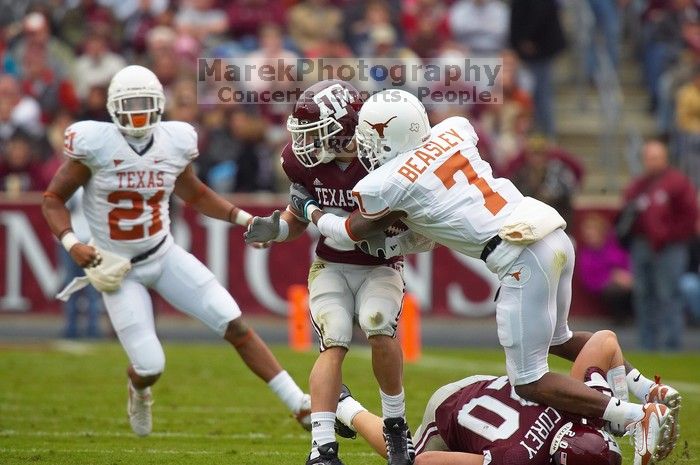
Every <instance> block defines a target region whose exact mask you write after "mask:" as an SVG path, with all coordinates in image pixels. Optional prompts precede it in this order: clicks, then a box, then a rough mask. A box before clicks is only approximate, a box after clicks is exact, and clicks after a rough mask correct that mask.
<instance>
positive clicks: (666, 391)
mask: <svg viewBox="0 0 700 465" xmlns="http://www.w3.org/2000/svg"><path fill="white" fill-rule="evenodd" d="M681 401H682V397H681V395H680V393H679V392H678V391H676V390H675V389H674V388H672V387H671V386H668V385H666V384H661V377H659V376H655V377H654V385H653V386H652V387H651V389H649V394H647V402H650V403H656V404H663V405H665V406H666V407H668V408H669V410H670V412H671V417H672V420H673V422H672V425H671V432H670V437H671V444H670V446H671V447H669V448H668V450H662V451H661V458H666V457H667V456H668V455H669V454H670V453H671V450H672V447H673V445H675V443H676V441H677V440H678V437H679V436H680V424H679V422H678V416H679V415H678V414H679V413H680V411H681Z"/></svg>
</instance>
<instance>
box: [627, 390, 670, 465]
mask: <svg viewBox="0 0 700 465" xmlns="http://www.w3.org/2000/svg"><path fill="white" fill-rule="evenodd" d="M643 411H644V417H642V419H640V420H638V421H635V422H633V423H630V424H629V425H628V426H627V431H628V432H629V433H630V435H631V440H632V445H633V446H634V465H652V464H654V463H657V462H658V461H659V460H663V459H664V458H665V457H666V456H667V455H668V454H670V453H671V450H672V449H673V438H672V437H671V434H672V429H673V417H672V416H671V411H670V410H669V408H668V407H666V406H665V405H662V404H645V405H644V407H643Z"/></svg>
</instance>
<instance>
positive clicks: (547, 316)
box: [290, 90, 680, 464]
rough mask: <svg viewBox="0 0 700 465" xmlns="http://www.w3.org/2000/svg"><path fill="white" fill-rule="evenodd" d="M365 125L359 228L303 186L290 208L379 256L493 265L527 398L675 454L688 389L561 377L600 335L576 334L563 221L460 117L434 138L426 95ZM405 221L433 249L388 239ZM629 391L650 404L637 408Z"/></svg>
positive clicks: (380, 112) (647, 452) (506, 339)
mask: <svg viewBox="0 0 700 465" xmlns="http://www.w3.org/2000/svg"><path fill="white" fill-rule="evenodd" d="M359 120H360V123H359V124H358V126H357V130H356V136H355V137H356V139H357V142H358V151H359V157H360V159H361V160H362V161H363V162H364V163H365V164H366V166H367V168H368V170H370V173H369V174H368V175H367V176H366V177H365V178H363V179H362V180H361V181H360V182H358V183H357V185H356V186H355V188H354V191H353V195H354V196H355V199H356V202H357V205H358V207H359V209H358V210H357V211H355V212H353V214H351V215H350V217H348V218H341V217H337V216H335V215H333V214H331V213H326V212H324V211H323V210H321V209H320V208H319V206H318V205H317V204H316V203H315V202H314V201H313V198H312V197H311V196H309V195H308V193H307V192H305V191H304V189H303V186H298V185H293V186H292V188H291V191H290V192H291V199H290V200H291V202H290V203H291V204H292V205H293V206H294V207H295V209H296V210H297V211H298V212H299V213H300V214H301V215H302V216H304V217H305V218H307V219H309V220H311V221H313V222H314V223H315V224H316V225H317V226H318V229H319V231H320V232H321V234H323V235H324V236H326V237H329V238H332V239H334V240H348V239H352V240H355V241H357V242H361V241H362V240H363V239H364V240H365V241H364V243H363V247H364V248H365V249H366V250H368V251H369V252H370V253H373V254H377V255H381V256H385V257H388V256H392V255H394V254H401V253H403V254H406V253H410V252H414V251H418V250H424V249H425V248H426V247H430V246H431V243H430V241H434V242H435V243H437V244H442V245H445V246H447V247H450V248H452V249H454V250H457V251H459V252H461V253H463V254H465V255H467V256H470V257H475V258H481V259H482V260H484V261H485V262H486V265H487V267H488V268H489V269H490V270H491V271H492V272H494V273H496V274H497V275H498V277H499V278H500V281H501V288H500V295H499V298H498V300H497V307H496V319H497V322H498V337H499V341H500V343H501V345H502V346H503V347H504V349H505V352H506V368H507V372H508V376H509V378H510V381H511V383H512V384H513V385H514V386H515V388H516V391H517V393H518V395H520V396H521V397H523V398H525V399H528V400H531V401H535V402H538V403H541V404H546V405H550V406H552V407H554V408H558V409H561V410H564V411H568V412H571V413H575V414H579V415H583V416H586V417H590V418H603V419H605V420H606V421H608V422H609V423H610V425H611V426H610V427H611V429H612V430H613V431H616V432H618V433H622V432H624V431H625V429H626V430H627V431H630V432H631V433H632V434H633V435H634V437H635V439H636V441H635V447H636V449H637V457H639V460H640V461H641V462H643V463H645V464H647V463H650V462H648V461H649V460H652V461H653V460H656V459H658V458H663V457H664V456H666V455H667V454H668V453H670V450H671V449H672V447H673V437H672V435H671V434H670V431H671V430H672V428H673V424H674V421H675V414H676V413H677V412H678V409H679V407H680V395H679V394H678V392H677V391H676V390H674V389H673V388H671V387H669V386H665V385H657V386H654V385H655V383H654V382H653V381H650V380H648V379H647V378H645V377H643V376H641V374H640V373H639V372H638V371H637V370H634V369H633V368H632V367H631V366H629V365H627V366H624V365H623V366H619V367H616V368H615V369H613V370H610V373H609V377H610V379H611V385H612V386H613V389H614V392H615V394H616V396H618V397H616V398H613V399H612V400H611V399H610V398H609V397H607V396H604V395H602V394H601V393H599V392H597V391H595V390H593V389H590V388H588V387H586V386H585V385H584V384H583V383H581V382H579V381H576V380H574V379H573V378H571V377H569V376H565V375H561V374H557V373H551V372H550V371H549V366H548V364H547V355H548V353H549V352H551V353H553V354H556V355H559V356H561V357H564V358H567V359H569V360H574V359H575V357H576V355H577V354H578V353H579V352H580V350H581V348H582V347H583V345H584V344H585V342H586V341H587V340H588V339H589V338H590V333H583V332H577V333H573V332H572V331H570V330H569V327H568V321H567V320H568V312H569V305H570V302H571V279H572V275H573V268H574V250H573V247H572V244H571V241H570V240H569V238H568V236H567V235H566V234H565V233H564V231H563V228H564V227H565V226H566V223H565V222H564V220H563V219H562V218H561V216H559V215H558V214H557V212H556V211H555V210H553V209H552V208H551V207H549V206H548V205H546V204H544V203H542V202H539V201H537V200H535V199H532V198H529V197H523V195H522V194H521V193H520V192H519V191H518V190H517V189H516V187H515V186H514V185H513V184H512V183H511V182H510V181H509V180H507V179H502V178H495V177H493V175H492V173H491V168H490V166H489V164H488V163H486V162H485V161H484V160H482V159H481V157H480V156H479V153H478V150H477V148H476V142H477V136H476V133H475V132H474V129H473V128H472V126H471V124H470V123H469V121H468V120H467V119H466V118H461V117H452V118H448V119H446V120H444V121H442V122H441V123H439V124H437V125H435V126H434V127H432V128H431V126H430V124H429V122H428V117H427V115H426V112H425V108H424V107H423V105H422V104H421V103H420V101H419V100H418V99H417V98H416V97H414V96H413V95H411V94H409V93H407V92H403V91H398V90H389V91H384V92H380V93H378V94H375V95H374V96H373V97H372V98H370V99H369V100H368V101H367V102H365V104H364V106H363V107H362V109H361V110H360V115H359ZM383 122H389V124H386V123H383ZM397 220H401V221H403V222H404V223H405V224H406V225H407V226H408V227H409V228H410V229H411V230H413V231H415V232H417V233H420V234H421V235H423V236H424V237H425V238H426V239H427V241H425V242H424V243H421V244H418V245H417V244H415V243H408V242H407V241H404V240H402V238H401V236H398V237H396V238H386V237H384V236H383V235H382V234H381V231H383V230H384V228H386V227H387V226H388V225H391V224H393V223H394V222H395V221H397ZM626 372H628V373H626ZM628 389H630V390H632V391H633V392H634V393H635V394H636V395H637V397H639V398H640V399H643V400H645V401H646V402H648V403H647V404H645V405H639V404H633V403H631V402H628V401H627V400H626V396H627V392H628ZM652 393H653V394H652ZM657 402H658V403H657ZM641 462H640V463H641ZM635 463H636V462H635Z"/></svg>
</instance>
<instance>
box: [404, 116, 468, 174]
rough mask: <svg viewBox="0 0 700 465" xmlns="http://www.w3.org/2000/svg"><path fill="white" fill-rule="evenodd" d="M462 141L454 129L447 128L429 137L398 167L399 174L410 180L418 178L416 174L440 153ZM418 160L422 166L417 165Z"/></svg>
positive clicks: (423, 169) (424, 168)
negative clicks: (433, 136)
mask: <svg viewBox="0 0 700 465" xmlns="http://www.w3.org/2000/svg"><path fill="white" fill-rule="evenodd" d="M460 142H464V138H463V137H462V136H460V135H459V133H458V132H457V130H456V129H448V130H447V131H445V132H443V133H441V134H439V135H438V136H437V137H435V138H433V139H430V140H429V141H428V142H426V143H425V144H423V145H421V146H420V148H418V149H416V150H415V151H414V152H413V155H411V156H410V157H408V160H406V161H405V162H404V164H403V165H401V168H399V174H400V175H402V176H404V177H405V178H406V179H408V180H409V181H411V182H415V180H416V179H418V175H419V174H421V173H422V172H423V171H425V170H426V169H427V168H428V166H430V165H431V164H432V163H433V162H434V161H435V160H437V159H438V157H439V156H440V155H442V154H443V153H445V152H447V151H448V150H450V149H451V148H452V147H454V146H456V145H458V144H459V143H460ZM418 160H420V162H421V164H422V165H423V166H418Z"/></svg>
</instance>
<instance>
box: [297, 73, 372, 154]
mask: <svg viewBox="0 0 700 465" xmlns="http://www.w3.org/2000/svg"><path fill="white" fill-rule="evenodd" d="M361 106H362V97H361V96H360V93H359V92H358V91H357V89H355V88H354V87H353V86H351V85H350V84H348V83H347V82H344V81H337V80H332V81H321V82H318V83H316V84H314V85H313V86H311V87H309V88H308V89H306V90H305V91H304V93H303V94H301V97H299V100H298V101H297V103H296V105H294V111H293V112H292V114H291V115H290V116H289V118H287V130H288V131H289V132H290V133H291V134H292V151H293V152H294V155H295V156H296V157H297V159H298V160H299V163H301V164H302V165H304V166H305V167H307V168H311V167H313V166H316V165H319V164H321V163H328V162H329V161H331V160H333V159H334V158H335V156H336V155H337V154H338V153H340V150H341V149H342V148H345V147H347V145H348V144H349V143H350V142H351V141H352V138H353V136H354V135H355V127H357V114H358V112H359V111H360V107H361Z"/></svg>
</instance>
